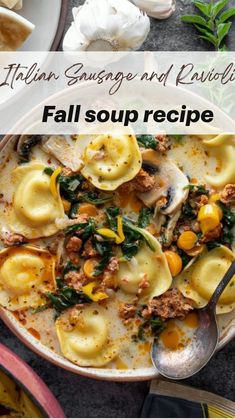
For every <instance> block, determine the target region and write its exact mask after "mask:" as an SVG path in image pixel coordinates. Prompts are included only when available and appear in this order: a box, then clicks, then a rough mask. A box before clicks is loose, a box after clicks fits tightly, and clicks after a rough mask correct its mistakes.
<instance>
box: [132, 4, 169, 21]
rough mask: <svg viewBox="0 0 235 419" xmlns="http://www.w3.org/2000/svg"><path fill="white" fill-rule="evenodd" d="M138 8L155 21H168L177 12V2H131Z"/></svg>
mask: <svg viewBox="0 0 235 419" xmlns="http://www.w3.org/2000/svg"><path fill="white" fill-rule="evenodd" d="M131 1H132V3H134V4H135V5H136V6H138V7H139V8H140V9H141V10H143V11H144V12H146V13H147V15H148V16H151V17H154V18H155V19H167V18H168V17H170V16H171V15H172V13H173V12H174V11H175V0H131Z"/></svg>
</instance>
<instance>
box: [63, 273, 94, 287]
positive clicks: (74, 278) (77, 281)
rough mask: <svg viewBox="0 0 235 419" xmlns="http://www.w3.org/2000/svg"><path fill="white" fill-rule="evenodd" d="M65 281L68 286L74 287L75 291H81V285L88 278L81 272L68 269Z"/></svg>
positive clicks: (85, 282)
mask: <svg viewBox="0 0 235 419" xmlns="http://www.w3.org/2000/svg"><path fill="white" fill-rule="evenodd" d="M64 279H65V282H66V283H67V285H68V286H70V287H72V288H74V289H75V290H76V291H78V292H81V291H82V287H83V285H85V284H87V282H89V279H88V278H87V277H86V275H85V274H84V273H83V272H77V271H70V272H68V273H67V274H66V275H65V277H64Z"/></svg>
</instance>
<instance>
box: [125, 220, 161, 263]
mask: <svg viewBox="0 0 235 419" xmlns="http://www.w3.org/2000/svg"><path fill="white" fill-rule="evenodd" d="M123 231H124V234H125V241H124V243H123V244H122V246H121V248H122V253H123V256H124V258H125V259H126V260H131V258H132V257H133V256H135V255H136V254H137V253H138V251H139V249H140V247H141V245H142V244H143V241H145V242H146V244H147V245H148V246H149V247H150V249H151V250H152V251H155V250H156V244H155V241H154V240H153V239H152V236H151V235H150V234H149V233H148V232H147V231H146V230H144V229H143V228H140V227H138V226H136V225H134V223H133V221H132V220H130V219H129V218H127V217H123Z"/></svg>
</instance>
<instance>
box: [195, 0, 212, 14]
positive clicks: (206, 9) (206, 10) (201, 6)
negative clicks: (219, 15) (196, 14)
mask: <svg viewBox="0 0 235 419" xmlns="http://www.w3.org/2000/svg"><path fill="white" fill-rule="evenodd" d="M194 6H195V7H196V8H197V9H198V10H200V12H202V13H203V14H204V15H205V16H207V17H210V15H211V4H210V3H205V2H204V1H199V0H198V1H194Z"/></svg>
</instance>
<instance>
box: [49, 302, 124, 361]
mask: <svg viewBox="0 0 235 419" xmlns="http://www.w3.org/2000/svg"><path fill="white" fill-rule="evenodd" d="M56 331H57V336H58V339H59V342H60V347H61V351H62V353H63V355H64V356H65V357H66V358H68V359H69V360H70V361H72V362H74V363H75V364H78V365H80V366H82V367H102V366H103V365H106V364H108V363H109V362H110V361H112V359H113V358H115V357H116V355H117V347H116V345H114V343H112V341H111V338H110V331H109V324H108V319H107V315H106V313H105V310H104V308H102V307H100V306H99V305H98V304H95V305H94V304H93V305H92V307H85V308H84V309H81V310H80V311H77V314H76V315H73V314H72V312H71V311H69V310H68V311H67V312H65V313H64V314H63V315H62V316H60V318H59V319H58V320H57V321H56Z"/></svg>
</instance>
